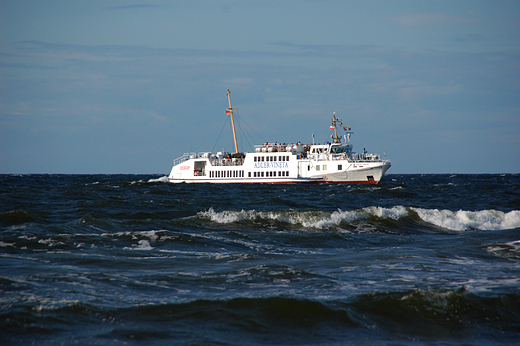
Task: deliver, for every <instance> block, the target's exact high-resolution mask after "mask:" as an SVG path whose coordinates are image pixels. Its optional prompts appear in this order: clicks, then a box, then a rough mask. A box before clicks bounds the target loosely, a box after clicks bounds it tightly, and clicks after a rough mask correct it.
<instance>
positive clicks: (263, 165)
mask: <svg viewBox="0 0 520 346" xmlns="http://www.w3.org/2000/svg"><path fill="white" fill-rule="evenodd" d="M255 168H289V164H288V163H287V162H255Z"/></svg>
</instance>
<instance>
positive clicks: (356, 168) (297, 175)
mask: <svg viewBox="0 0 520 346" xmlns="http://www.w3.org/2000/svg"><path fill="white" fill-rule="evenodd" d="M250 161H251V160H250V159H248V158H247V157H246V160H245V162H244V163H242V164H241V165H229V166H220V165H217V166H215V165H214V163H212V162H211V160H209V159H205V160H201V159H189V160H186V161H184V162H182V163H180V164H178V165H176V166H174V167H173V168H172V170H171V173H170V175H169V176H168V181H169V182H171V183H188V184H196V183H202V184H378V183H379V181H380V180H381V178H382V177H383V175H384V174H385V172H386V171H387V170H388V169H389V168H390V166H391V165H390V162H389V161H377V162H349V161H308V160H298V158H297V157H296V156H294V157H292V156H291V157H289V160H288V161H287V162H279V163H278V164H274V163H270V164H269V165H267V164H262V165H258V164H253V163H252V162H250ZM317 163H319V164H321V167H339V166H341V167H343V166H347V167H348V168H347V169H344V170H336V171H316V166H317Z"/></svg>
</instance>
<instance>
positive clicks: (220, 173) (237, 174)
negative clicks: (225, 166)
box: [209, 171, 289, 178]
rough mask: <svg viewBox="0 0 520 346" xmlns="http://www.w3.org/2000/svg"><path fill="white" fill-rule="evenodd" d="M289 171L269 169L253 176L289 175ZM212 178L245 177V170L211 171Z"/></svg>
mask: <svg viewBox="0 0 520 346" xmlns="http://www.w3.org/2000/svg"><path fill="white" fill-rule="evenodd" d="M248 176H249V178H251V172H248ZM288 176H289V171H269V172H253V177H255V178H264V177H288ZM209 177H210V178H243V177H244V171H210V172H209Z"/></svg>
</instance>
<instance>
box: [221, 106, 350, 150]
mask: <svg viewBox="0 0 520 346" xmlns="http://www.w3.org/2000/svg"><path fill="white" fill-rule="evenodd" d="M230 107H231V106H230ZM231 119H233V118H231ZM342 124H343V123H342V122H341V119H336V112H334V113H332V127H334V138H333V139H334V143H340V140H339V137H338V129H337V128H336V125H339V126H341V125H342Z"/></svg>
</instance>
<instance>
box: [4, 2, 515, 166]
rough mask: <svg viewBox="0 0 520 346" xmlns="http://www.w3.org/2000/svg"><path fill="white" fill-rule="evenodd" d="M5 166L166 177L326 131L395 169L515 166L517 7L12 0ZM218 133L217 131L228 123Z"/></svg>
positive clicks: (7, 30) (8, 7)
mask: <svg viewBox="0 0 520 346" xmlns="http://www.w3.org/2000/svg"><path fill="white" fill-rule="evenodd" d="M0 73H1V74H0V76H1V77H0V90H1V92H0V173H86V174H90V173H164V174H167V173H168V172H169V170H170V169H171V166H172V162H173V159H175V158H177V157H179V156H181V155H182V154H183V153H184V152H188V151H196V152H200V151H210V150H213V151H214V152H215V151H219V150H221V148H222V147H225V149H226V150H230V151H231V150H232V149H233V140H232V137H231V128H230V123H229V120H228V119H227V118H226V117H227V116H226V113H225V109H226V107H227V98H226V91H227V89H230V90H231V98H232V103H233V107H237V108H238V112H237V113H238V114H237V116H238V117H239V120H240V123H241V124H243V128H244V129H246V130H247V131H246V132H247V133H249V134H252V135H253V139H251V138H249V137H248V136H247V135H245V134H244V135H241V136H239V146H240V147H241V148H242V149H243V150H245V151H250V150H252V149H251V146H250V145H252V144H259V143H261V142H265V141H270V142H271V141H272V142H275V141H278V142H297V141H302V142H310V141H311V140H312V137H311V136H312V134H314V135H315V138H316V141H317V142H323V141H326V140H327V139H328V138H329V135H330V131H329V129H328V128H329V125H330V118H331V116H332V113H333V112H336V115H337V117H338V118H340V119H342V120H343V124H344V125H348V126H351V127H352V129H353V131H354V135H353V136H352V142H353V144H354V149H355V150H356V149H357V150H358V151H362V150H363V148H366V149H367V150H368V151H369V152H376V153H381V154H383V152H386V154H387V158H389V159H391V161H392V168H391V170H390V171H389V172H388V173H519V172H520V1H370V0H368V1H311V0H309V1H283V0H278V1H267V0H266V1H262V0H258V1H245V0H244V1H227V0H219V1H196V0H195V1H139V0H136V1H23V0H16V1H8V0H4V1H2V2H0ZM221 131H222V132H221Z"/></svg>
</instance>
